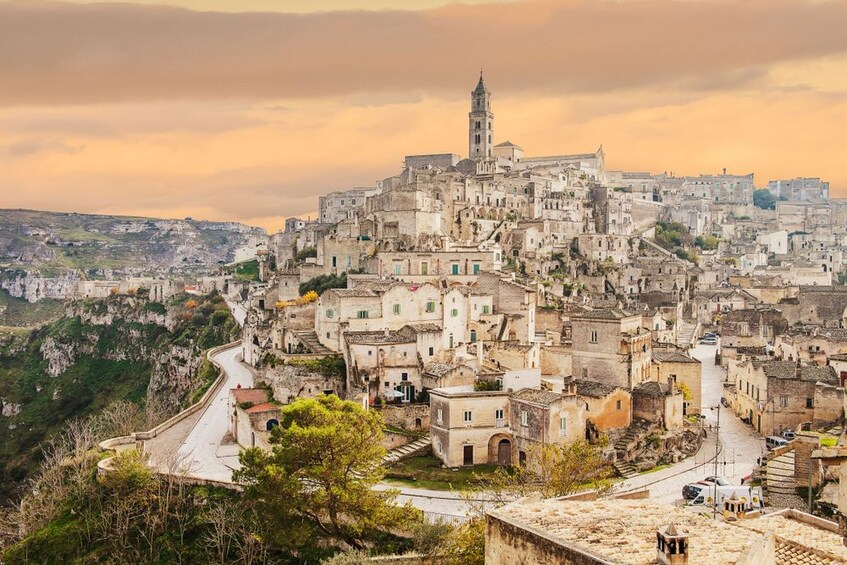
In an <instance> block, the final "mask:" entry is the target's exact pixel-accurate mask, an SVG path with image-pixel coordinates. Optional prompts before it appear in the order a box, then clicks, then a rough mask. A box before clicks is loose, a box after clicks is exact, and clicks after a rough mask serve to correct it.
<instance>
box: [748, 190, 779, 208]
mask: <svg viewBox="0 0 847 565" xmlns="http://www.w3.org/2000/svg"><path fill="white" fill-rule="evenodd" d="M753 205H754V206H758V207H759V208H761V209H763V210H776V199H775V198H774V197H773V194H771V192H770V191H769V190H768V189H767V188H763V189H761V190H757V191H755V192H754V193H753Z"/></svg>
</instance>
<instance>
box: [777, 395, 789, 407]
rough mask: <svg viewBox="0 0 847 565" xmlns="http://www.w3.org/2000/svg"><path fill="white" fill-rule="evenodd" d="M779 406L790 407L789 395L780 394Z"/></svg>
mask: <svg viewBox="0 0 847 565" xmlns="http://www.w3.org/2000/svg"><path fill="white" fill-rule="evenodd" d="M779 407H780V408H788V397H787V396H780V397H779Z"/></svg>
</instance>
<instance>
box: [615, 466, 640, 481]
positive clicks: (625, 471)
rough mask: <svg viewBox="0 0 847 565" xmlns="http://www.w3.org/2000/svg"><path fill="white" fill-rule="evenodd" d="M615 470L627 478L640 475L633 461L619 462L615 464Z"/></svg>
mask: <svg viewBox="0 0 847 565" xmlns="http://www.w3.org/2000/svg"><path fill="white" fill-rule="evenodd" d="M613 467H614V468H615V471H616V472H617V473H618V475H620V476H621V477H623V478H625V479H631V478H632V477H635V476H637V475H638V471H637V470H636V468H635V467H633V465H632V464H631V463H626V462H619V463H615V464H614V465H613Z"/></svg>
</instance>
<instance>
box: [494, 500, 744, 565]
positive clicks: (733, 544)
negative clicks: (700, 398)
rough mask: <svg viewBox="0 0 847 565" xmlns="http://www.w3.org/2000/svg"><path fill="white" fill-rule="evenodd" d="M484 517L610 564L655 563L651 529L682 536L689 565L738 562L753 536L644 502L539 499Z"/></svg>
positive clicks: (686, 511)
mask: <svg viewBox="0 0 847 565" xmlns="http://www.w3.org/2000/svg"><path fill="white" fill-rule="evenodd" d="M489 515H491V516H492V517H494V518H496V519H499V520H501V521H504V522H508V523H510V524H513V525H515V526H518V527H520V528H523V529H527V530H530V531H534V532H540V533H542V534H544V535H545V536H546V537H547V538H548V539H550V540H552V541H554V542H557V543H559V544H561V545H565V546H570V547H574V548H578V549H581V550H582V551H585V552H587V553H590V554H592V555H595V556H597V557H601V558H603V559H606V560H608V561H611V562H613V563H628V564H632V565H646V564H653V563H656V530H658V529H664V528H666V527H667V526H668V525H670V524H674V525H675V526H676V528H677V529H679V530H683V531H684V532H686V533H688V536H689V537H688V539H689V555H688V563H689V565H714V564H716V563H723V564H734V563H737V562H739V561H740V560H741V559H742V558H743V557H744V556H745V555H746V554H747V553H748V551H749V550H750V548H751V547H752V545H753V543H754V542H758V541H759V537H758V536H755V535H751V532H750V531H749V530H746V529H743V528H738V527H736V526H732V525H729V524H727V523H725V522H720V521H717V522H716V521H714V520H712V519H711V517H709V518H707V517H704V516H702V515H700V514H696V513H693V512H690V511H689V510H686V509H684V508H676V507H674V506H669V505H666V504H659V503H656V502H651V501H649V500H620V499H600V500H595V501H571V500H542V501H538V502H528V503H526V502H524V503H516V504H511V505H509V506H505V507H503V508H500V509H498V510H492V511H490V512H489Z"/></svg>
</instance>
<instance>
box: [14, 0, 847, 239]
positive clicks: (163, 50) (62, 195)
mask: <svg viewBox="0 0 847 565" xmlns="http://www.w3.org/2000/svg"><path fill="white" fill-rule="evenodd" d="M845 24H847V1H842V0H562V1H557V2H551V1H531V0H527V1H514V2H509V1H490V0H489V1H479V0H476V1H473V0H472V1H467V0H466V1H465V2H463V3H461V4H459V3H455V2H451V1H449V0H422V1H417V2H412V1H405V0H401V1H397V0H395V1H390V0H372V1H368V0H358V1H357V0H351V1H344V0H136V1H123V2H120V1H114V2H111V3H96V2H92V1H88V0H77V1H75V2H70V1H68V2H47V1H41V0H16V1H11V2H2V1H0V207H2V208H34V209H44V210H57V211H77V212H90V213H109V214H133V215H147V216H156V217H184V216H192V217H195V218H205V219H212V220H238V221H242V222H246V223H249V224H252V225H259V226H262V227H265V228H267V229H269V230H276V229H278V228H279V227H280V226H281V224H282V221H283V220H284V218H285V217H286V216H292V215H302V216H305V215H308V214H311V215H313V216H314V214H315V211H316V210H317V197H318V195H320V194H323V193H326V192H329V191H332V190H339V189H344V188H349V187H352V186H367V185H371V184H372V183H373V182H374V181H375V180H376V179H378V178H383V177H387V176H390V175H393V174H396V173H398V172H399V170H400V165H401V162H402V158H403V156H404V155H406V154H413V153H435V152H454V153H459V154H462V155H464V154H465V153H466V152H467V112H468V107H469V95H470V91H471V90H472V89H473V87H474V86H475V85H476V81H477V77H478V73H479V69H480V67H483V68H484V69H485V79H486V85H487V86H488V87H489V88H490V89H491V90H492V91H493V93H494V96H493V100H492V106H493V111H494V114H495V137H496V139H495V142H500V141H505V140H507V139H508V140H510V141H512V142H514V143H517V144H519V145H521V146H522V147H523V148H524V150H525V152H526V153H527V154H528V155H542V154H545V155H547V154H557V153H581V152H588V151H593V150H595V149H596V148H597V147H598V146H599V145H600V144H602V145H603V147H604V149H605V151H606V156H607V167H608V168H610V169H616V170H620V169H623V170H630V171H651V172H662V171H668V172H670V171H673V172H675V173H676V174H677V175H684V174H691V175H694V174H698V173H715V172H719V171H720V170H721V169H722V168H723V167H726V168H727V169H728V170H729V171H730V172H735V173H749V172H755V173H756V185H757V186H758V187H762V186H764V185H766V184H767V181H768V180H769V179H772V178H782V177H794V176H820V177H822V178H824V179H825V180H829V181H831V193H832V195H833V196H835V197H847V166H845V154H847V33H845V32H844V26H845Z"/></svg>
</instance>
